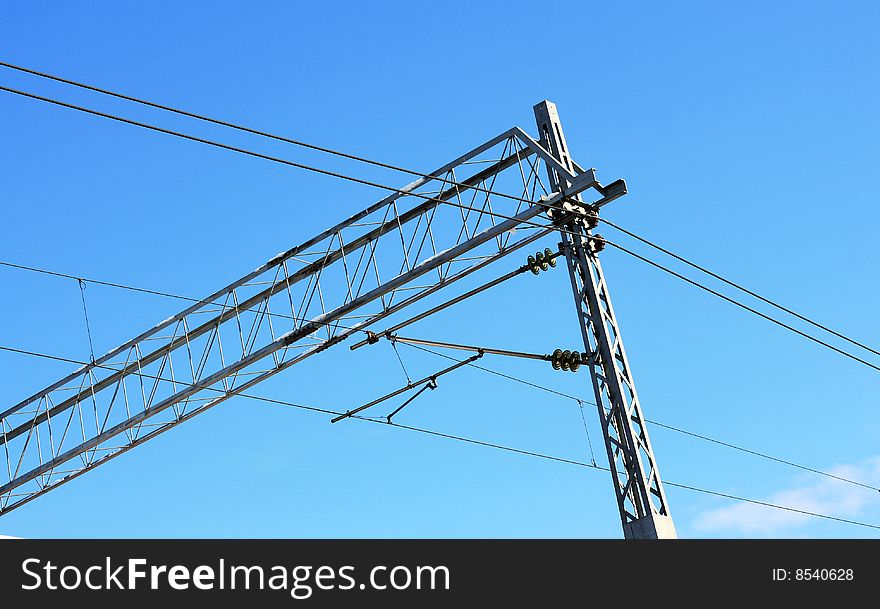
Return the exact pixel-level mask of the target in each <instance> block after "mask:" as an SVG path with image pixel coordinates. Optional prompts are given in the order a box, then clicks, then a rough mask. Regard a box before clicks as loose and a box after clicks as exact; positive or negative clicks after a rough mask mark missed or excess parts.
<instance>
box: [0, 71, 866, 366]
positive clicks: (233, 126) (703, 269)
mask: <svg viewBox="0 0 880 609" xmlns="http://www.w3.org/2000/svg"><path fill="white" fill-rule="evenodd" d="M0 66H3V67H6V68H9V69H12V70H16V71H19V72H23V73H27V74H31V75H34V76H38V77H41V78H46V79H49V80H53V81H56V82H60V83H64V84H68V85H71V86H75V87H78V88H82V89H86V90H89V91H94V92H97V93H101V94H103V95H108V96H112V97H116V98H118V99H123V100H126V101H131V102H134V103H137V104H141V105H145V106H148V107H152V108H156V109H159V110H163V111H167V112H172V113H175V114H178V115H182V116H186V117H189V118H193V119H196V120H200V121H204V122H208V123H212V124H216V125H219V126H223V127H227V128H230V129H235V130H238V131H242V132H246V133H251V134H254V135H258V136H261V137H266V138H270V139H274V140H278V141H282V142H285V143H289V144H293V145H296V146H300V147H304V148H308V149H312V150H316V151H319V152H322V153H326V154H331V155H335V156H339V157H343V158H347V159H351V160H354V161H357V162H361V163H366V164H370V165H374V166H378V167H383V168H386V169H392V170H394V171H399V172H402V173H407V174H410V175H414V176H419V177H423V178H435V177H436V176H432V175H431V174H426V173H423V172H419V171H415V170H413V169H408V168H405V167H400V166H398V165H393V164H390V163H385V162H382V161H376V160H374V159H369V158H366V157H363V156H359V155H355V154H351V153H347V152H344V151H340V150H335V149H332V148H328V147H324V146H320V145H316V144H311V143H309V142H305V141H302V140H297V139H294V138H289V137H285V136H281V135H277V134H274V133H270V132H267V131H262V130H258V129H253V128H250V127H246V126H243V125H238V124H235V123H231V122H229V121H224V120H221V119H216V118H212V117H208V116H205V115H202V114H197V113H195V112H189V111H186V110H182V109H180V108H175V107H172V106H168V105H164V104H160V103H157V102H152V101H149V100H145V99H142V98H138V97H134V96H131V95H126V94H122V93H118V92H115V91H111V90H109V89H104V88H101V87H97V86H94V85H89V84H86V83H81V82H78V81H74V80H71V79H67V78H63V77H60V76H57V75H53V74H49V73H46V72H40V71H38V70H34V69H31V68H27V67H24V66H18V65H15V64H11V63H8V62H0ZM0 90H5V91H7V92H10V93H16V94H18V95H24V96H26V97H31V98H33V99H37V100H40V101H45V102H48V103H54V104H57V105H60V106H64V107H67V108H71V109H76V110H80V111H82V112H87V113H90V114H95V115H98V116H102V117H104V118H109V119H112V120H118V121H122V122H125V123H128V124H131V125H136V126H140V127H143V128H147V129H152V130H156V131H160V132H162V133H166V134H169V135H175V136H177V137H183V138H186V139H190V140H193V141H198V142H201V143H205V144H208V145H212V146H218V147H221V148H225V149H227V150H231V151H235V152H239V153H242V154H248V155H251V156H256V157H259V158H264V159H266V160H272V161H275V162H281V163H285V164H289V165H291V166H294V167H297V168H300V169H305V170H308V171H316V172H318V173H323V174H325V175H329V176H331V177H337V178H339V179H346V180H351V181H355V182H359V183H361V184H365V185H368V186H373V187H377V188H383V189H386V190H391V191H397V192H401V193H402V192H403V191H400V190H398V189H395V188H392V187H389V186H384V185H381V184H378V183H374V182H369V181H366V180H361V179H358V178H353V177H351V176H345V175H343V174H337V173H335V172H330V171H327V170H322V169H319V168H316V167H311V166H307V165H304V164H299V163H295V162H292V161H286V160H284V159H279V158H275V157H270V156H268V155H262V154H260V153H256V152H252V151H248V150H244V149H240V148H236V147H233V146H228V145H226V144H221V143H219V142H213V141H210V140H205V139H202V138H197V137H195V136H190V135H186V134H183V133H178V132H173V131H170V130H167V129H162V128H160V127H156V126H152V125H148V124H145V123H139V122H137V121H132V120H129V119H125V118H122V117H118V116H114V115H110V114H106V113H102V112H98V111H95V110H91V109H88V108H83V107H80V106H75V105H73V104H67V103H65V102H61V101H58V100H53V99H50V98H45V97H42V96H38V95H34V94H31V93H26V92H24V91H17V90H15V89H10V88H7V87H0ZM447 181H448V180H447ZM449 182H450V183H451V184H454V185H461V184H460V183H458V182H453V181H449ZM470 188H471V189H473V190H477V191H481V192H486V193H487V194H492V195H495V196H498V197H504V198H509V199H512V200H517V201H521V202H529V201H527V200H526V199H523V198H522V197H516V196H513V195H508V194H506V193H499V192H494V191H492V190H490V189H485V188H482V187H479V186H472V187H470ZM409 194H415V193H409ZM415 196H419V195H415ZM422 197H423V198H430V197H424V195H422ZM446 203H447V204H450V205H455V204H453V203H451V202H446ZM459 207H461V206H459ZM548 207H550V208H554V209H561V207H558V206H553V205H549V206H548ZM490 215H494V216H498V217H505V216H499V215H498V214H490ZM599 220H600V221H601V222H604V223H605V224H607V225H608V226H611V227H613V228H615V229H617V230H619V231H621V232H623V233H625V234H626V235H628V236H630V237H632V238H634V239H637V240H638V241H641V242H642V243H644V244H646V245H648V246H650V247H652V248H654V249H656V250H658V251H660V252H662V253H664V254H666V255H669V256H671V257H673V258H675V259H676V260H678V261H680V262H682V263H684V264H687V265H688V266H690V267H692V268H694V269H696V270H699V271H700V272H702V273H705V274H707V275H709V276H711V277H713V278H714V279H717V280H719V281H721V282H723V283H725V284H727V285H729V286H731V287H733V288H735V289H737V290H739V291H741V292H743V293H745V294H748V295H749V296H752V297H753V298H756V299H758V300H760V301H762V302H764V303H765V304H768V305H770V306H772V307H774V308H776V309H778V310H780V311H783V312H784V313H787V314H789V315H792V316H793V317H796V318H797V319H799V320H801V321H803V322H805V323H807V324H810V325H812V326H814V327H816V328H819V329H821V330H823V331H825V332H828V333H829V334H832V335H833V336H836V337H837V338H840V339H841V340H844V341H846V342H848V343H850V344H852V345H854V346H857V347H859V348H861V349H864V350H866V351H868V352H870V353H873V354H875V355H880V351H878V350H877V349H874V348H873V347H870V346H869V345H866V344H865V343H863V342H861V341H858V340H856V339H853V338H851V337H849V336H847V335H845V334H843V333H841V332H839V331H837V330H834V329H833V328H831V327H829V326H827V325H825V324H822V323H819V322H817V321H815V320H813V319H811V318H809V317H807V316H805V315H802V314H800V313H798V312H796V311H794V310H793V309H791V308H789V307H786V306H784V305H781V304H779V303H777V302H775V301H773V300H771V299H769V298H766V297H764V296H761V295H760V294H758V293H756V292H754V291H753V290H750V289H748V288H746V287H745V286H743V285H741V284H739V283H737V282H734V281H732V280H729V279H727V278H725V277H723V276H721V275H719V274H718V273H715V272H713V271H711V270H709V269H708V268H706V267H704V266H702V265H699V264H697V263H694V262H692V261H690V260H688V259H686V258H684V257H683V256H680V255H678V254H676V253H674V252H672V251H671V250H669V249H667V248H664V247H662V246H660V245H658V244H656V243H654V242H652V241H650V240H648V239H645V238H643V237H641V236H639V235H637V234H635V233H633V232H631V231H629V230H627V229H625V228H623V227H621V226H619V225H617V224H615V223H613V222H611V221H609V220H606V219H604V218H599ZM802 336H805V337H808V336H807V335H806V334H802ZM821 344H827V343H821ZM831 348H832V349H835V350H837V349H836V348H834V347H831ZM838 351H839V352H840V353H843V354H846V353H845V352H843V351H840V350H838ZM846 355H847V356H848V357H853V358H854V359H856V360H857V361H860V362H863V363H864V360H861V359H859V358H855V357H854V356H851V355H849V354H846ZM867 365H869V366H871V367H874V368H877V367H876V366H873V365H871V364H867ZM878 369H880V368H878Z"/></svg>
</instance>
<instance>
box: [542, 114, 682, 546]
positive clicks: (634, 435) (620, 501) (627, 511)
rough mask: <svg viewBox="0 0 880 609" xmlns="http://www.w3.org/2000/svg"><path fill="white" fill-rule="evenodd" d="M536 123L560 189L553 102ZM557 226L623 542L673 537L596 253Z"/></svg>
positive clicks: (562, 157)
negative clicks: (621, 527) (555, 161)
mask: <svg viewBox="0 0 880 609" xmlns="http://www.w3.org/2000/svg"><path fill="white" fill-rule="evenodd" d="M535 119H536V121H537V124H538V133H539V134H540V137H541V142H540V143H541V146H542V147H543V148H546V149H547V150H548V151H549V152H550V153H551V154H552V155H553V156H554V157H555V158H556V159H557V160H558V161H559V163H560V164H561V165H562V166H563V170H561V169H560V168H559V167H558V166H553V165H548V166H547V171H548V178H549V180H550V185H551V187H552V188H553V189H554V190H564V189H565V187H566V184H567V183H568V180H569V178H568V176H567V174H568V173H573V172H576V171H579V170H580V167H579V166H578V165H577V164H576V163H575V162H574V160H573V159H572V158H571V154H570V151H569V149H568V145H567V143H566V141H565V135H564V133H563V131H562V123H561V122H560V120H559V115H558V113H557V111H556V106H555V104H553V103H552V102H549V101H543V102H541V103H540V104H538V105H536V106H535ZM614 184H617V186H614V188H611V186H613V185H609V187H608V188H606V189H604V190H605V191H606V194H607V195H608V196H611V197H615V198H616V197H617V196H620V195H621V194H623V193H625V192H626V187H625V185H624V184H623V183H622V181H619V182H616V183H614ZM574 204H576V205H577V204H582V202H581V201H580V197H574ZM562 228H563V230H562V231H561V234H562V249H563V251H564V253H565V257H566V260H567V262H568V271H569V276H570V279H571V287H572V292H573V294H574V300H575V307H576V308H577V313H578V322H579V324H580V329H581V334H582V338H583V341H584V348H585V350H586V351H587V353H588V354H589V358H588V363H589V368H590V376H591V379H592V384H593V392H594V393H595V396H596V405H597V407H598V412H599V420H600V424H601V427H602V434H603V436H604V440H605V449H606V452H607V454H608V464H609V469H610V471H611V478H612V481H613V483H614V493H615V497H616V499H617V505H618V509H619V511H620V519H621V524H622V526H623V533H624V536H625V537H626V538H627V539H664V538H675V537H676V532H675V525H674V524H673V522H672V517H671V516H670V515H669V505H668V503H667V501H666V493H665V492H664V490H663V483H662V482H661V480H660V472H659V471H658V469H657V463H656V459H655V457H654V451H653V449H652V448H651V441H650V439H649V438H648V430H647V428H646V427H645V418H644V416H643V415H642V407H641V404H640V403H639V398H638V395H637V394H636V388H635V383H634V381H633V379H632V372H631V370H630V365H629V361H628V360H627V357H626V351H625V350H624V347H623V339H622V338H621V336H620V328H619V327H618V324H617V318H616V316H615V314H614V309H613V307H612V306H611V296H610V295H609V293H608V286H607V284H606V282H605V275H604V273H603V272H602V266H601V265H600V263H599V257H598V249H599V248H597V247H596V246H595V243H596V242H595V241H594V240H593V236H592V234H591V233H590V230H589V228H588V227H587V226H585V225H584V223H583V222H582V221H577V220H575V221H571V222H569V223H567V224H565V225H564V226H563V227H562Z"/></svg>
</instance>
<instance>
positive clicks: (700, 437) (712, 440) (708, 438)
mask: <svg viewBox="0 0 880 609" xmlns="http://www.w3.org/2000/svg"><path fill="white" fill-rule="evenodd" d="M407 346H409V347H412V348H413V349H418V350H420V351H424V352H426V353H430V354H432V355H435V356H437V357H442V358H445V359H448V360H452V361H454V362H460V361H463V360H460V359H458V358H455V357H452V356H449V355H446V354H445V353H440V352H439V351H434V350H433V349H428V348H426V347H423V346H420V345H416V344H411V343H410V344H408V345H407ZM469 365H470V366H471V367H472V368H476V369H477V370H481V371H483V372H487V373H489V374H494V375H496V376H500V377H502V378H505V379H508V380H510V381H514V382H516V383H521V384H524V385H528V386H529V387H532V388H534V389H538V390H539V391H544V392H546V393H551V394H553V395H556V396H559V397H562V398H566V399H569V400H572V401H574V402H577V403H578V404H579V405H580V404H589V405H590V406H596V403H595V402H591V401H589V400H584V399H581V398H579V397H576V396H573V395H571V394H570V393H564V392H562V391H558V390H556V389H552V388H551V387H547V386H545V385H540V384H538V383H532V382H530V381H526V380H524V379H521V378H519V377H515V376H510V375H508V374H504V373H502V372H498V371H497V370H493V369H492V368H487V367H485V366H480V365H478V364H474V363H471V364H469ZM645 422H647V423H649V424H651V425H656V426H657V427H662V428H663V429H667V430H669V431H673V432H675V433H679V434H682V435H686V436H690V437H692V438H695V439H698V440H702V441H704V442H709V443H712V444H717V445H718V446H723V447H725V448H730V449H733V450H737V451H740V452H743V453H746V454H749V455H752V456H755V457H759V458H762V459H767V460H769V461H775V462H776V463H780V464H782V465H787V466H789V467H793V468H796V469H800V470H803V471H806V472H810V473H813V474H817V475H819V476H824V477H826V478H831V479H834V480H838V481H840V482H846V483H847V484H853V485H855V486H861V487H863V488H866V489H869V490H872V491H877V492H880V487H876V486H871V485H870V484H865V483H864V482H859V481H858V480H852V479H850V478H846V477H844V476H839V475H837V474H832V473H829V472H826V471H822V470H820V469H815V468H813V467H809V466H807V465H801V464H799V463H795V462H794V461H789V460H787V459H782V458H780V457H774V456H773V455H770V454H767V453H763V452H760V451H757V450H752V449H750V448H744V447H742V446H738V445H736V444H733V443H731V442H725V441H724V440H719V439H717V438H713V437H711V436H706V435H703V434H699V433H696V432H693V431H688V430H687V429H683V428H681V427H676V426H675V425H670V424H668V423H663V422H661V421H657V420H656V419H649V418H645ZM584 424H585V425H586V421H585V422H584ZM587 433H589V432H587Z"/></svg>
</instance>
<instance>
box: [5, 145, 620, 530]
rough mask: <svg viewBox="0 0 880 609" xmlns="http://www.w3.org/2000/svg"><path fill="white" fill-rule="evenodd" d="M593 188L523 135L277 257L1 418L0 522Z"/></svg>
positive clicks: (525, 238) (412, 297) (510, 242)
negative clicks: (558, 185) (551, 177)
mask: <svg viewBox="0 0 880 609" xmlns="http://www.w3.org/2000/svg"><path fill="white" fill-rule="evenodd" d="M547 170H552V171H555V172H557V173H559V174H561V175H564V176H565V185H566V186H565V191H564V192H563V191H561V190H557V189H554V188H549V187H548V185H547V184H545V183H544V181H543V180H542V178H541V174H542V173H543V172H545V171H547ZM587 188H593V189H595V190H596V191H597V192H598V193H599V194H600V195H603V196H604V193H603V187H602V186H601V185H600V184H599V183H598V182H597V181H596V179H595V175H594V173H593V171H592V170H588V171H583V170H579V169H572V168H571V167H566V166H564V165H563V164H561V163H560V162H559V161H558V160H557V159H556V158H555V157H554V156H552V155H551V154H549V153H548V152H547V150H545V149H544V148H542V147H541V146H540V145H539V144H537V143H536V142H535V141H534V140H533V139H532V138H530V137H529V136H527V135H526V134H525V133H523V132H522V131H521V130H520V129H517V128H514V129H510V130H508V131H506V132H504V133H502V134H500V135H498V136H497V137H495V138H492V139H491V140H489V141H488V142H486V143H484V144H482V145H481V146H478V147H476V148H474V149H473V150H471V151H470V152H468V153H466V154H464V155H462V156H461V157H459V158H457V159H455V160H454V161H452V162H450V163H448V164H446V165H444V166H443V167H441V168H439V169H437V170H436V171H434V172H432V173H431V174H429V176H428V177H424V178H420V179H418V180H416V181H415V182H413V183H411V184H409V185H407V186H405V187H403V188H401V189H400V190H399V191H398V192H395V193H393V194H391V195H390V196H388V197H385V198H384V199H382V200H381V201H379V202H377V203H375V204H373V205H371V206H370V207H368V208H366V209H364V210H363V211H360V212H358V213H357V214H355V215H353V216H351V217H350V218H348V219H346V220H344V221H343V222H340V223H338V224H337V225H335V226H334V227H332V228H330V229H328V230H326V231H324V232H322V233H320V234H319V235H317V236H315V237H314V238H312V239H309V240H308V241H306V242H305V243H303V244H301V245H299V246H297V247H294V248H292V249H290V250H288V251H286V252H282V253H280V254H278V255H276V256H274V257H273V258H271V259H270V260H269V261H267V262H266V263H265V264H263V265H261V266H260V267H259V268H257V269H255V270H254V271H252V272H250V273H248V274H247V275H245V276H244V277H241V278H240V279H238V280H236V281H234V282H232V283H230V284H229V285H227V286H226V287H224V288H222V289H221V290H218V291H216V292H214V293H213V294H211V295H209V296H208V297H206V298H205V299H204V300H202V301H200V302H198V303H196V304H194V305H192V306H190V307H188V308H186V309H184V310H183V311H181V312H180V313H178V314H177V315H174V316H172V317H170V318H168V319H166V320H165V321H163V322H161V323H159V324H157V325H156V326H154V327H153V328H151V329H149V330H147V331H146V332H143V333H141V334H139V335H138V336H137V337H135V338H133V339H132V340H130V341H128V342H126V343H124V344H122V345H120V346H119V347H117V348H115V349H112V350H111V351H109V352H108V353H106V354H105V355H103V356H101V357H99V358H97V359H96V360H95V361H94V362H93V363H91V364H89V365H86V366H83V367H81V368H79V369H78V370H76V371H75V372H73V373H71V374H69V375H67V376H66V377H64V378H62V379H61V380H59V381H57V382H55V383H53V384H51V385H50V386H48V387H47V388H45V389H43V390H41V391H38V392H37V393H35V394H33V395H32V396H30V397H28V398H27V399H24V400H22V401H20V402H19V403H17V404H14V405H11V406H9V407H7V408H5V409H0V454H3V457H4V459H5V468H3V470H4V471H2V473H0V515H2V514H5V513H8V512H9V511H10V510H12V509H14V508H16V507H19V506H21V505H23V504H25V503H26V502H28V501H31V500H32V499H34V498H36V497H38V496H40V495H42V494H44V493H46V492H48V491H50V490H52V489H54V488H56V487H58V486H59V485H61V484H64V483H65V482H68V481H70V480H72V479H74V478H76V477H77V476H79V475H82V474H83V473H86V472H88V471H90V470H92V469H94V468H95V467H97V466H98V465H101V464H102V463H106V462H107V461H109V460H110V459H113V458H115V457H117V456H119V455H121V454H124V453H125V452H127V451H128V450H131V449H132V448H134V447H136V446H138V445H140V444H142V443H143V442H145V441H147V440H149V439H151V438H153V437H155V436H157V435H158V434H160V433H164V432H165V431H168V430H169V429H172V428H173V427H175V426H177V425H179V424H180V423H182V422H184V421H186V420H189V419H191V418H192V417H194V416H196V415H198V414H200V413H202V412H205V411H207V410H208V409H210V408H211V407H213V406H215V405H217V404H220V403H222V402H223V401H225V400H227V399H229V398H230V397H232V396H234V395H236V394H238V393H240V392H243V391H245V390H247V389H248V388H250V387H253V386H254V385H257V384H258V383H260V382H262V381H264V380H266V379H267V378H269V377H271V376H273V375H275V374H278V373H279V372H281V371H283V370H286V369H288V368H290V367H291V366H293V365H295V364H297V363H298V362H301V361H302V360H304V359H306V358H308V357H311V356H313V355H316V354H318V353H320V352H322V351H324V350H326V349H328V348H330V347H332V346H334V345H336V344H338V343H340V342H342V341H343V340H345V339H346V338H348V337H349V336H351V335H352V334H354V333H356V332H358V331H361V330H363V329H365V328H367V327H369V326H370V325H372V324H374V323H376V322H377V321H379V320H382V319H384V318H386V317H388V316H390V315H393V314H394V313H396V312H398V311H401V310H403V309H405V308H407V307H410V306H412V305H414V304H415V303H417V302H418V301H419V300H421V299H423V298H425V297H426V296H429V295H430V294H433V293H435V292H437V291H438V290H440V289H443V288H445V287H447V286H449V285H451V284H453V283H455V282H457V281H459V280H461V279H463V278H465V277H467V276H469V275H470V274H472V273H474V272H476V271H479V270H480V269H482V268H485V267H486V266H488V265H490V264H492V263H493V262H495V261H497V260H500V259H501V258H503V257H504V256H506V255H508V254H510V253H511V252H514V251H517V250H518V249H520V248H522V247H524V246H526V245H528V244H530V243H532V242H534V241H536V240H538V239H540V238H541V237H543V236H546V235H548V234H550V233H552V232H553V231H554V229H553V228H546V227H544V226H536V225H535V223H534V222H532V219H534V218H535V217H536V216H538V215H539V214H542V213H545V212H546V209H547V208H548V207H552V206H555V205H559V204H561V203H562V202H563V200H564V199H565V198H566V197H571V196H574V195H577V193H579V192H581V191H582V190H584V189H587ZM490 191H494V192H502V193H507V194H509V195H515V198H517V199H520V200H519V201H515V200H511V199H510V198H501V197H497V196H493V194H492V192H490ZM500 216H505V217H507V218H509V219H505V218H501V217H500ZM416 280H418V281H416Z"/></svg>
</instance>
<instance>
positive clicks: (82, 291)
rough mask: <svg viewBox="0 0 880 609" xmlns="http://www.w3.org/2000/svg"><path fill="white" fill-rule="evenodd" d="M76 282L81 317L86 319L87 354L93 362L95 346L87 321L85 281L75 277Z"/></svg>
mask: <svg viewBox="0 0 880 609" xmlns="http://www.w3.org/2000/svg"><path fill="white" fill-rule="evenodd" d="M77 282H78V283H79V297H80V300H82V309H83V317H84V318H85V320H86V335H87V336H88V337H89V356H90V357H91V358H92V363H93V364H94V363H95V346H94V345H93V344H92V326H91V324H90V323H89V310H88V308H87V307H86V282H85V281H83V280H82V279H80V278H77Z"/></svg>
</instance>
